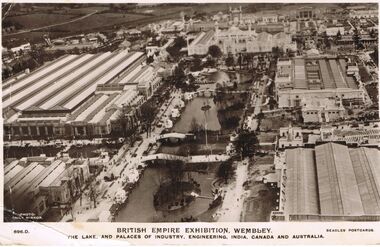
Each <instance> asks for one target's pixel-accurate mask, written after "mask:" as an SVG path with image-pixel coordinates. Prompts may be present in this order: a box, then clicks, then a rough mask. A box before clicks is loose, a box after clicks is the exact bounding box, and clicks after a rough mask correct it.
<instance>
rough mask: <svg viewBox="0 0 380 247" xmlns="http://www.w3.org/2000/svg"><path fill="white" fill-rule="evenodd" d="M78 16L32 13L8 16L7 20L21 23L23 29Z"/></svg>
mask: <svg viewBox="0 0 380 247" xmlns="http://www.w3.org/2000/svg"><path fill="white" fill-rule="evenodd" d="M76 17H78V15H74V14H60V15H59V14H30V15H20V16H12V17H8V18H6V20H9V21H11V22H13V23H19V24H20V25H21V26H22V27H23V28H22V29H31V28H37V27H43V26H47V25H51V24H54V23H61V22H65V21H69V20H71V19H74V18H76Z"/></svg>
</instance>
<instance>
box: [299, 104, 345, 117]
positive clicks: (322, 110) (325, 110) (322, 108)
mask: <svg viewBox="0 0 380 247" xmlns="http://www.w3.org/2000/svg"><path fill="white" fill-rule="evenodd" d="M344 115H345V109H344V107H343V105H342V103H341V102H340V101H339V100H335V99H317V100H316V99H313V98H308V99H303V101H302V117H303V121H304V123H311V122H319V123H328V122H333V121H336V120H339V119H341V118H343V117H344Z"/></svg>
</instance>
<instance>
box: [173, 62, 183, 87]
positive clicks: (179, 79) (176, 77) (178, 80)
mask: <svg viewBox="0 0 380 247" xmlns="http://www.w3.org/2000/svg"><path fill="white" fill-rule="evenodd" d="M184 69H185V68H184V66H183V65H182V64H181V63H179V64H178V65H177V66H176V67H175V69H174V71H173V76H172V83H173V85H175V86H176V87H177V88H178V87H180V86H181V85H182V84H183V83H184V82H185V80H186V75H185V72H184Z"/></svg>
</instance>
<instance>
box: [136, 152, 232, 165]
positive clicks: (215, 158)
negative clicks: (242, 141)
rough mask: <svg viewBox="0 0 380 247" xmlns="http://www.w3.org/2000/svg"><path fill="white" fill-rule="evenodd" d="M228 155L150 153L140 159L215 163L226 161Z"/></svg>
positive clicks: (144, 160)
mask: <svg viewBox="0 0 380 247" xmlns="http://www.w3.org/2000/svg"><path fill="white" fill-rule="evenodd" d="M229 158H230V156H228V155H226V154H212V155H193V156H181V155H173V154H164V153H158V154H151V155H148V156H143V157H142V159H141V161H142V162H147V161H159V160H173V161H182V162H183V163H185V164H199V163H217V162H221V161H226V160H228V159H229Z"/></svg>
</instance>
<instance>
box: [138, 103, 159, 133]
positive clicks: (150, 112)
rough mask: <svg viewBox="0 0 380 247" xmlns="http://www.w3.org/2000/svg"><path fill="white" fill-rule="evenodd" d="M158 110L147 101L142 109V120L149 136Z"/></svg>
mask: <svg viewBox="0 0 380 247" xmlns="http://www.w3.org/2000/svg"><path fill="white" fill-rule="evenodd" d="M155 112H156V108H155V107H154V106H153V105H152V103H151V102H149V101H147V102H145V103H144V104H143V105H142V106H141V107H140V120H141V122H142V123H144V125H145V127H146V131H147V133H146V134H147V136H148V135H149V133H150V132H151V127H152V122H153V120H154V119H155V116H156V114H155Z"/></svg>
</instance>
